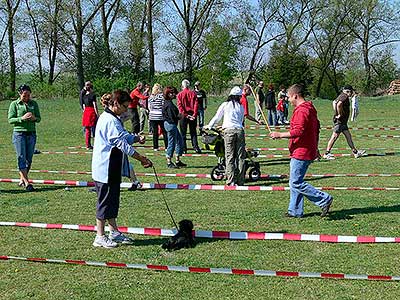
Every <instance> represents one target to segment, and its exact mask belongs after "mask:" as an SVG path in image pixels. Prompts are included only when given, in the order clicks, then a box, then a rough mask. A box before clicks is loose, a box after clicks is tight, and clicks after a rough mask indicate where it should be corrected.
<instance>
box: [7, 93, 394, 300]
mask: <svg viewBox="0 0 400 300" xmlns="http://www.w3.org/2000/svg"><path fill="white" fill-rule="evenodd" d="M250 100H251V99H250ZM220 101H222V100H221V99H211V101H210V106H209V109H208V110H207V111H206V118H207V120H209V119H210V118H211V117H212V115H213V113H214V112H215V111H216V108H217V107H218V104H219V102H220ZM9 103H10V102H9V101H3V102H0V111H1V114H0V122H1V124H2V126H1V128H2V129H1V132H0V150H1V158H0V178H18V174H17V173H16V172H14V171H11V170H12V169H15V168H16V158H15V153H14V149H13V146H12V144H11V133H12V126H10V125H8V122H7V110H8V106H9ZM38 103H39V105H40V108H41V113H42V122H41V123H40V124H38V126H37V130H38V143H37V148H38V149H40V150H41V151H76V150H69V149H68V148H67V147H68V146H81V145H84V137H83V135H82V129H81V125H80V124H81V112H80V109H79V104H78V100H77V99H70V100H45V99H38ZM314 103H315V105H316V107H317V110H318V113H319V119H320V121H321V124H322V126H331V115H332V106H331V102H330V101H327V100H315V101H314ZM399 103H400V97H382V98H368V99H366V98H361V101H360V108H361V113H360V116H359V119H358V120H357V122H356V123H351V124H350V126H352V127H366V126H370V127H384V126H400V124H399V121H398V120H399V116H398V115H399V113H400V109H399ZM250 107H251V108H252V107H253V105H250ZM247 124H248V125H252V124H251V123H249V122H247ZM246 132H247V133H266V132H265V130H262V129H259V130H251V129H248V130H247V131H246ZM330 134H331V131H330V130H326V129H324V130H322V131H321V138H320V149H321V150H323V149H324V148H325V146H326V143H327V141H328V138H329V136H330ZM352 134H353V139H354V141H355V144H356V146H357V147H358V148H361V149H366V148H374V147H379V148H386V149H388V150H387V151H385V150H370V151H368V152H369V153H371V154H373V153H383V152H388V151H389V152H393V151H395V152H400V149H397V150H393V148H396V147H400V143H399V141H400V139H399V138H366V137H361V135H366V134H368V135H372V134H380V135H400V130H399V131H372V130H357V131H356V130H354V131H352ZM160 143H161V145H162V141H160ZM146 144H148V145H150V144H151V141H150V140H148V141H147V143H146ZM247 145H248V146H251V147H287V140H279V141H273V140H271V139H264V140H260V139H254V138H253V139H252V138H247ZM346 146H347V145H346V142H345V139H344V137H340V139H339V140H338V142H337V143H336V145H335V147H346ZM78 151H84V150H82V149H81V150H78ZM140 152H141V153H149V152H152V151H151V149H147V150H144V149H143V150H140ZM190 153H192V152H190ZM285 153H286V154H287V152H285V151H280V152H279V151H270V152H267V151H264V152H262V153H261V154H285ZM334 153H350V150H348V151H339V150H337V151H334ZM151 159H152V160H153V161H154V163H155V166H156V168H157V171H158V172H159V173H165V172H168V173H171V172H180V173H182V172H187V173H209V172H210V170H211V168H212V167H213V166H214V165H215V164H216V158H213V157H185V159H184V161H185V162H186V163H187V164H188V167H187V168H185V169H181V170H177V171H175V170H172V171H171V170H167V168H166V163H165V159H164V158H163V157H162V156H161V155H159V156H154V157H153V156H152V157H151ZM258 161H260V162H261V165H262V167H261V170H262V173H263V174H287V173H288V171H289V161H288V160H286V159H262V158H259V159H258ZM399 163H400V156H369V157H363V158H360V159H357V160H356V159H354V158H350V157H340V158H338V159H336V160H334V161H321V162H317V163H314V164H312V165H311V166H310V168H309V173H313V174H324V173H341V174H343V173H386V174H393V173H399ZM90 165H91V156H90V154H86V155H77V154H75V155H73V154H70V155H61V154H53V155H46V154H39V155H35V156H34V161H33V166H32V169H34V170H69V171H90ZM135 166H136V171H137V172H144V171H145V170H144V169H143V168H142V167H141V166H140V164H135ZM147 171H148V170H147ZM30 178H31V179H53V180H56V179H58V180H66V179H70V180H82V181H91V177H90V175H70V174H45V173H31V174H30ZM125 180H127V179H125ZM140 180H141V181H142V182H150V183H154V182H155V178H154V177H141V178H140ZM160 180H161V181H162V182H163V183H192V184H194V183H199V184H200V183H204V184H205V183H208V184H212V183H213V182H212V181H211V180H210V179H206V178H204V179H200V178H175V177H161V178H160ZM307 180H308V181H309V182H310V183H312V184H313V185H315V186H335V187H336V186H344V187H352V186H361V187H398V186H399V177H335V178H313V179H307ZM216 184H223V183H222V182H221V183H216ZM248 184H249V185H250V184H252V185H279V186H282V185H284V186H287V185H288V181H287V179H282V180H263V181H259V182H257V183H248ZM35 187H36V189H37V191H36V192H34V193H26V192H24V191H23V190H22V189H21V188H19V187H18V186H17V185H16V184H14V183H0V221H20V222H38V223H64V224H94V223H95V203H96V195H95V194H94V193H92V192H89V191H88V188H85V187H72V188H71V189H70V190H65V189H64V186H56V185H38V184H37V185H35ZM164 194H165V195H166V198H167V201H168V202H169V205H170V207H171V210H172V211H173V214H174V216H175V219H177V220H180V219H183V218H188V219H191V220H193V222H194V224H195V229H198V230H199V229H201V230H227V231H266V232H289V233H307V234H337V235H371V236H388V237H392V236H400V233H399V217H400V205H399V201H398V200H399V192H390V191H332V192H331V194H332V195H333V196H334V198H335V201H334V203H333V205H332V213H331V214H330V216H329V217H328V218H325V219H321V218H320V217H319V213H320V209H319V208H318V207H316V206H313V205H312V204H311V203H310V202H308V201H306V203H305V213H306V217H305V218H303V219H287V218H284V217H283V213H284V212H285V211H286V209H287V205H288V201H289V192H255V191H254V192H248V191H213V192H209V191H182V190H165V191H164ZM118 222H119V225H120V226H129V227H161V228H172V225H171V220H170V218H169V215H168V212H167V210H166V208H165V205H164V203H163V200H162V198H161V192H160V191H159V190H147V191H137V192H129V191H127V190H123V191H122V192H121V208H120V215H119V218H118ZM94 235H95V234H94V233H92V232H78V231H68V230H45V229H35V228H17V227H0V256H1V255H12V256H23V257H42V258H54V259H81V260H91V261H114V262H125V263H139V264H161V265H178V266H198V267H216V268H217V267H218V268H224V267H225V268H242V269H259V270H260V269H261V270H281V271H298V272H328V273H346V274H371V275H400V256H399V245H398V244H329V243H318V242H295V241H254V240H250V241H234V240H215V239H214V240H210V239H198V240H197V241H198V244H197V246H196V247H195V248H193V249H184V250H180V251H177V252H172V253H169V252H165V251H164V250H163V249H162V248H161V247H160V246H161V244H162V243H163V242H164V241H165V240H166V238H162V237H148V236H133V237H134V238H135V239H136V243H135V245H133V246H121V247H118V248H116V249H112V250H106V249H95V248H93V247H92V242H93V239H94ZM0 291H1V292H0V299H59V300H61V299H100V298H103V299H398V298H399V295H400V286H399V283H397V282H371V281H350V280H333V279H303V278H272V277H271V278H270V277H253V276H238V275H219V274H190V273H177V272H156V271H143V270H127V269H112V268H100V267H88V266H72V265H57V264H41V263H33V262H18V261H0Z"/></svg>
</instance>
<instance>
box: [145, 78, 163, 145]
mask: <svg viewBox="0 0 400 300" xmlns="http://www.w3.org/2000/svg"><path fill="white" fill-rule="evenodd" d="M148 102H149V103H148V105H149V120H150V127H151V128H152V131H153V150H154V151H158V127H160V128H161V132H162V134H163V139H164V146H165V148H167V147H168V139H167V135H166V133H165V128H164V118H163V112H162V110H163V106H164V96H163V91H162V87H161V85H160V84H159V83H156V84H155V85H154V86H153V89H152V91H151V96H150V98H149V100H148Z"/></svg>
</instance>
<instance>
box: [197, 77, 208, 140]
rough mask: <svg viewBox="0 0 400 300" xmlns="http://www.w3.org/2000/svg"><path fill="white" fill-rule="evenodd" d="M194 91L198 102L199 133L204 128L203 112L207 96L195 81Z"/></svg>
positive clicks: (198, 82)
mask: <svg viewBox="0 0 400 300" xmlns="http://www.w3.org/2000/svg"><path fill="white" fill-rule="evenodd" d="M194 91H195V93H196V95H197V101H199V108H198V113H199V129H200V132H201V130H202V129H203V126H204V112H205V110H206V109H207V95H206V92H205V91H204V90H202V89H201V88H200V81H196V83H195V84H194Z"/></svg>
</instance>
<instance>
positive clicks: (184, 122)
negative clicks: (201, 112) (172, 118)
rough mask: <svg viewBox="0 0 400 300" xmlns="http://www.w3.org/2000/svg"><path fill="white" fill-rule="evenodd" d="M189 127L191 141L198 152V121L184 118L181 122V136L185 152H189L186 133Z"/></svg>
mask: <svg viewBox="0 0 400 300" xmlns="http://www.w3.org/2000/svg"><path fill="white" fill-rule="evenodd" d="M188 125H189V132H190V139H191V141H192V146H193V149H194V150H195V151H197V150H198V149H200V148H199V144H198V142H197V132H196V127H197V119H194V120H189V119H187V118H184V119H182V120H180V121H179V127H180V131H181V135H182V138H183V151H186V150H187V146H186V133H187V126H188Z"/></svg>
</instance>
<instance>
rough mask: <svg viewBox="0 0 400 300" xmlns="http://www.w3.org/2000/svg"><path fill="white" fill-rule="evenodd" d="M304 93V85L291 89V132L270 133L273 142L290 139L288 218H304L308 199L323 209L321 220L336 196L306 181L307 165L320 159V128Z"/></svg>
mask: <svg viewBox="0 0 400 300" xmlns="http://www.w3.org/2000/svg"><path fill="white" fill-rule="evenodd" d="M304 94H305V90H304V87H303V86H302V85H299V84H295V85H292V86H291V87H290V88H289V90H288V96H289V102H290V103H291V104H292V105H293V106H294V111H293V115H292V118H291V120H290V131H287V132H271V133H270V136H271V137H272V138H273V139H280V138H288V139H290V141H289V151H290V157H291V159H290V178H289V185H290V202H289V207H288V211H287V213H286V216H287V217H296V218H301V217H302V216H303V213H304V196H305V197H307V198H308V199H309V200H310V201H311V202H313V203H314V204H315V205H317V206H319V207H320V208H321V209H322V212H321V217H325V216H326V215H327V214H328V212H329V209H330V207H331V204H332V201H333V197H332V196H331V195H329V194H328V193H326V192H323V191H320V190H317V189H316V188H315V187H313V186H312V185H311V184H309V183H307V182H305V181H304V176H305V174H306V172H307V169H308V166H309V165H310V164H311V163H312V162H313V161H314V159H316V158H317V157H318V139H319V127H320V125H319V120H318V117H317V110H316V109H315V107H314V105H313V104H312V102H311V101H306V100H305V99H304Z"/></svg>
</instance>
